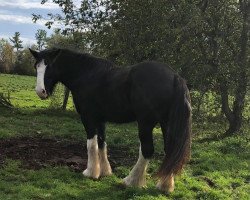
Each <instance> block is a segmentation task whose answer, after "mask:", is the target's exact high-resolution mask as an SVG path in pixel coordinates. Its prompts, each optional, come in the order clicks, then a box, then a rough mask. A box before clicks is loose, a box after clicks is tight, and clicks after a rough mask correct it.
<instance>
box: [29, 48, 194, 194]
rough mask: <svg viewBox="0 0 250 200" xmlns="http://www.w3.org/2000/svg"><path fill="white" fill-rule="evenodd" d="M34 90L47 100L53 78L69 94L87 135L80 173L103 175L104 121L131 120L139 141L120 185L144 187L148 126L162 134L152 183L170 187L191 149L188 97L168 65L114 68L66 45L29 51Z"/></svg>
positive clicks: (150, 149)
mask: <svg viewBox="0 0 250 200" xmlns="http://www.w3.org/2000/svg"><path fill="white" fill-rule="evenodd" d="M30 52H31V54H32V55H33V56H34V58H35V60H36V62H35V66H34V67H35V69H36V72H37V84H36V89H35V90H36V93H37V95H38V96H39V97H40V98H41V99H46V98H48V97H49V96H50V95H51V94H52V93H53V89H54V87H55V85H56V84H57V83H58V82H61V83H62V84H64V85H65V86H66V87H67V88H69V90H70V91H71V93H72V96H73V102H74V105H75V108H76V111H77V112H78V113H79V115H80V118H81V121H82V123H83V126H84V128H85V130H86V133H87V153H88V162H87V168H86V170H84V171H83V175H84V176H85V177H89V178H92V179H98V178H99V177H103V176H109V175H111V174H112V169H111V166H110V163H109V161H108V157H107V144H106V142H105V123H106V122H112V123H128V122H133V121H136V122H137V125H138V135H139V140H140V147H139V158H138V161H137V163H136V164H135V165H134V167H133V168H132V170H131V171H130V173H129V174H128V176H127V177H125V178H124V179H123V184H124V185H125V186H134V187H135V186H137V187H143V186H145V185H146V178H145V176H146V170H147V166H148V164H149V161H150V159H151V158H152V155H153V153H154V144H153V135H152V131H153V128H154V127H155V126H156V125H157V124H159V125H160V127H161V130H162V133H163V141H164V151H165V156H164V159H163V162H162V164H161V166H160V167H159V170H158V172H157V173H156V177H157V179H158V182H157V185H156V187H157V188H158V189H160V190H162V191H164V192H172V191H173V190H174V176H175V175H177V174H179V173H180V172H181V171H182V169H183V166H184V165H185V164H186V162H187V161H188V160H189V157H190V149H191V147H190V146H191V145H190V144H191V100H190V93H189V89H188V87H187V84H186V81H185V80H184V79H183V78H181V77H180V76H179V75H178V74H177V73H176V72H175V71H174V70H173V69H172V68H170V67H169V66H167V65H165V64H163V63H160V62H156V61H145V62H141V63H139V64H135V65H133V66H127V67H118V66H116V65H115V64H113V63H112V62H110V61H108V60H106V59H103V58H99V57H95V56H92V55H90V54H87V53H78V52H75V51H71V50H68V49H59V48H52V49H45V50H42V51H35V50H32V49H30Z"/></svg>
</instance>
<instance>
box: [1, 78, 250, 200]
mask: <svg viewBox="0 0 250 200" xmlns="http://www.w3.org/2000/svg"><path fill="white" fill-rule="evenodd" d="M34 85H35V79H34V77H26V76H14V75H2V74H1V75H0V92H5V93H7V92H8V91H10V95H11V101H12V103H13V104H14V105H15V107H16V108H17V109H12V110H9V109H4V108H0V138H2V139H4V138H15V137H22V136H38V135H39V136H41V137H45V138H47V137H50V138H51V137H52V138H61V139H65V140H79V141H82V142H86V134H85V132H84V130H83V127H82V124H81V122H80V119H79V117H78V115H77V114H76V113H75V111H74V109H73V105H72V101H70V103H69V105H68V110H67V111H66V112H63V111H60V110H56V109H48V108H49V107H50V106H51V101H50V100H47V101H41V100H40V99H39V98H38V97H37V96H36V94H35V92H34ZM58 93H59V94H60V89H59V92H58ZM225 129H226V125H225V122H223V121H216V122H208V121H206V122H203V123H195V122H194V124H193V134H194V136H193V143H192V158H191V160H190V162H189V164H188V165H187V166H186V168H185V170H184V171H183V173H182V175H181V176H178V177H176V189H175V191H174V192H173V193H172V194H170V195H165V194H162V193H161V192H159V191H158V190H156V189H155V183H156V181H155V180H154V179H153V178H152V175H153V173H154V172H155V171H156V170H157V168H158V166H159V163H160V162H161V161H160V160H159V159H158V157H155V158H154V159H153V160H152V161H151V163H150V166H149V169H148V173H149V174H148V176H147V182H148V185H147V188H142V189H138V188H133V187H131V188H122V187H120V184H119V183H120V182H121V178H123V177H125V176H126V175H127V174H128V172H129V170H130V169H131V167H132V166H133V165H134V163H131V166H130V167H128V166H120V167H117V168H116V169H115V171H114V175H112V176H110V177H107V178H102V179H101V180H98V181H93V180H90V179H87V178H84V177H83V176H82V175H81V173H77V172H73V171H71V170H70V169H69V168H67V167H65V166H57V167H52V166H50V167H46V168H43V169H40V170H30V169H27V168H25V167H23V166H22V163H21V161H20V160H10V159H7V160H6V161H5V163H4V165H3V166H2V167H0V199H88V200H91V199H103V200H104V199H105V200H109V199H119V200H120V199H121V200H122V199H124V200H125V199H131V200H132V199H133V200H151V199H157V200H161V199H223V200H224V199H240V200H242V199H243V200H244V199H246V200H248V199H250V194H249V191H250V171H249V164H250V163H249V162H250V137H249V133H250V127H249V125H248V124H245V128H244V130H243V131H242V133H241V135H238V136H234V137H229V138H225V139H223V140H217V139H216V137H217V136H218V135H220V134H221V133H223V131H224V130H225ZM154 138H155V147H156V152H157V153H158V154H159V153H162V151H163V148H162V137H161V131H160V129H159V128H158V127H156V128H155V129H154ZM138 142H139V141H138V139H137V127H136V124H135V123H131V124H123V125H114V124H108V126H107V143H108V145H112V146H117V148H119V146H120V145H123V146H124V145H125V146H127V147H128V151H131V152H133V153H134V154H135V155H137V153H138ZM0 153H1V152H0Z"/></svg>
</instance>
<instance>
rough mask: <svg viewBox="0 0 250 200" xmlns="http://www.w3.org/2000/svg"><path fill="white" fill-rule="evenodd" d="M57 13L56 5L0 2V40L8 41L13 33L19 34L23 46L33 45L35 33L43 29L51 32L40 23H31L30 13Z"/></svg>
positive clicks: (13, 0)
mask: <svg viewBox="0 0 250 200" xmlns="http://www.w3.org/2000/svg"><path fill="white" fill-rule="evenodd" d="M49 12H51V13H59V12H60V9H59V7H58V5H56V4H54V3H51V1H50V2H49V3H46V4H44V5H41V0H0V38H6V39H9V37H12V36H13V35H14V33H15V32H20V34H21V40H23V42H24V44H26V45H30V44H32V43H35V33H36V31H37V30H38V29H44V30H46V31H47V32H48V34H51V33H52V32H53V31H52V30H49V29H47V28H46V27H45V26H44V22H42V21H40V22H38V23H36V24H34V23H33V22H32V13H35V14H42V15H46V14H47V13H49Z"/></svg>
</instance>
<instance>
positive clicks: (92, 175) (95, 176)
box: [82, 169, 100, 179]
mask: <svg viewBox="0 0 250 200" xmlns="http://www.w3.org/2000/svg"><path fill="white" fill-rule="evenodd" d="M82 174H83V176H85V177H88V178H92V179H98V178H99V176H100V175H99V173H94V172H93V171H92V172H91V170H88V169H85V170H84V171H83V173H82Z"/></svg>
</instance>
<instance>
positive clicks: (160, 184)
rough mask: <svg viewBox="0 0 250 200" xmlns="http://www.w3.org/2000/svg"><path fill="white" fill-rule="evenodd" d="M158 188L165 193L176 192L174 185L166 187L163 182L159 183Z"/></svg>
mask: <svg viewBox="0 0 250 200" xmlns="http://www.w3.org/2000/svg"><path fill="white" fill-rule="evenodd" d="M156 188H157V189H158V190H160V191H162V192H164V193H171V192H173V191H174V185H165V184H162V183H161V182H158V183H157V185H156Z"/></svg>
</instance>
